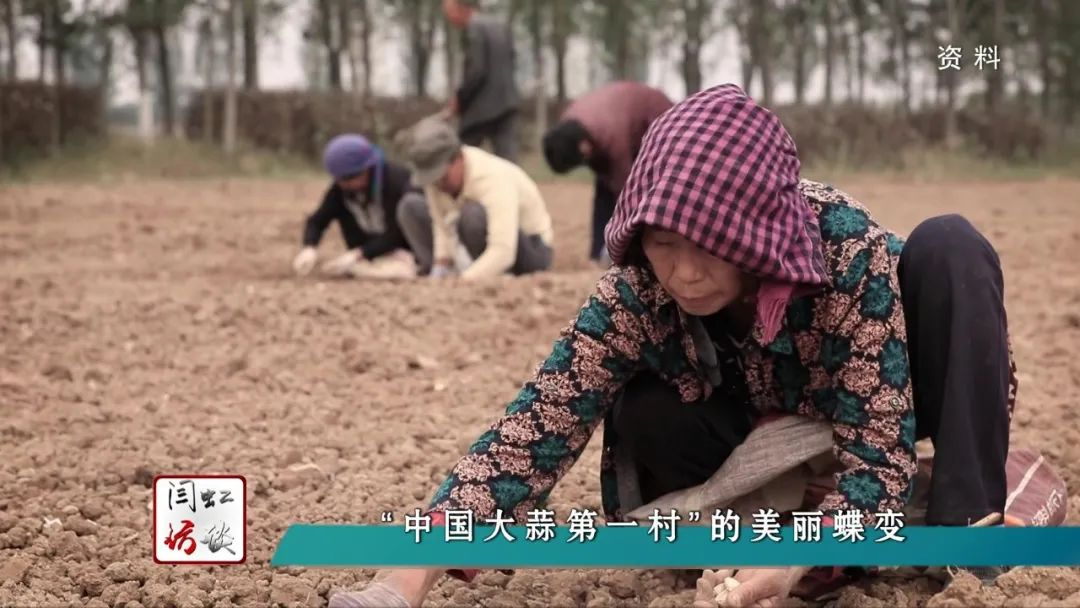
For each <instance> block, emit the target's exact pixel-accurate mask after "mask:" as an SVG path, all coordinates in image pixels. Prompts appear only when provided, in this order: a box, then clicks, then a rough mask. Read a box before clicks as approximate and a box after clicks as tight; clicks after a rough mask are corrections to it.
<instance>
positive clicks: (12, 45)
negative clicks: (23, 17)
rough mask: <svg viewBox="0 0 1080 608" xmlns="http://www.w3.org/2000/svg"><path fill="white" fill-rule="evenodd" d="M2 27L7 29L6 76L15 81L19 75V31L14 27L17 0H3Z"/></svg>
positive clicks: (17, 8)
mask: <svg viewBox="0 0 1080 608" xmlns="http://www.w3.org/2000/svg"><path fill="white" fill-rule="evenodd" d="M4 9H5V10H4V29H5V31H7V52H8V64H7V78H8V80H10V81H12V82H15V80H16V79H17V78H18V77H19V53H18V46H19V32H18V30H17V29H16V28H15V16H16V15H17V14H18V10H19V3H18V0H4Z"/></svg>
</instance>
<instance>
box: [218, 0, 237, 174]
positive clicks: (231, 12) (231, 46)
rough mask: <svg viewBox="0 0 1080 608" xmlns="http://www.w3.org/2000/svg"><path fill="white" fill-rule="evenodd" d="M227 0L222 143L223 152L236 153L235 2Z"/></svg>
mask: <svg viewBox="0 0 1080 608" xmlns="http://www.w3.org/2000/svg"><path fill="white" fill-rule="evenodd" d="M239 1H240V0H229V6H228V8H227V9H226V10H227V12H226V13H225V41H226V44H225V110H224V116H223V117H222V137H221V140H222V144H223V147H224V149H225V154H227V155H229V156H232V155H234V154H236V63H237V61H236V4H237V2H239Z"/></svg>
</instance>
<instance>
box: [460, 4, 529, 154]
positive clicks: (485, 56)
mask: <svg viewBox="0 0 1080 608" xmlns="http://www.w3.org/2000/svg"><path fill="white" fill-rule="evenodd" d="M478 4H479V3H478V2H477V0H443V12H444V13H445V14H446V19H447V21H449V22H450V24H451V25H454V26H455V27H458V28H462V29H464V30H465V38H466V46H465V66H464V76H463V79H462V83H461V86H460V87H459V88H458V90H457V93H456V94H455V95H454V97H453V98H451V99H450V102H449V107H448V108H447V110H448V113H449V114H451V115H454V114H456V115H458V116H459V118H460V121H461V122H460V125H459V127H458V135H459V136H460V138H461V141H462V143H464V144H465V145H467V146H480V145H482V144H483V143H484V140H486V139H489V140H491V144H492V148H493V149H494V152H495V154H496V155H497V156H501V157H502V158H505V159H506V160H509V161H511V162H515V163H516V162H517V147H518V141H517V138H518V129H517V113H518V105H519V104H520V102H521V95H520V93H519V92H518V88H517V83H516V82H515V81H514V60H515V57H514V55H515V53H514V39H513V33H512V32H511V30H510V26H509V25H508V24H507V23H506V22H505V21H503V20H502V19H498V18H496V17H494V16H491V15H485V14H482V13H480V12H479V10H478V8H477V5H478Z"/></svg>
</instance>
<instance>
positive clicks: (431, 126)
mask: <svg viewBox="0 0 1080 608" xmlns="http://www.w3.org/2000/svg"><path fill="white" fill-rule="evenodd" d="M460 149H461V140H460V139H458V135H457V131H455V130H454V128H453V127H452V126H451V125H450V124H449V123H447V122H446V121H445V120H442V119H440V118H437V117H428V118H425V119H423V120H421V121H420V122H418V123H416V124H415V125H413V126H412V127H411V128H409V130H408V131H407V132H406V133H405V134H404V136H403V138H402V152H403V155H404V157H405V161H406V162H407V163H408V164H409V168H410V169H412V172H413V181H415V182H416V184H417V185H419V186H421V187H427V186H430V185H432V184H434V183H435V182H437V181H439V180H440V179H442V177H443V175H445V174H446V168H447V167H448V166H449V165H450V161H451V160H452V159H453V158H454V155H455V154H457V152H458V150H460Z"/></svg>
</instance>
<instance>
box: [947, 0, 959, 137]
mask: <svg viewBox="0 0 1080 608" xmlns="http://www.w3.org/2000/svg"><path fill="white" fill-rule="evenodd" d="M957 1H958V0H945V18H946V20H947V23H948V30H949V35H950V36H951V37H952V38H953V39H954V40H956V39H958V38H959V37H960V35H961V32H960V11H959V7H957ZM957 42H958V44H957V46H959V47H960V48H963V42H960V41H959V40H958V41H957ZM949 44H953V43H951V42H950V43H949ZM956 72H957V70H952V69H949V70H944V76H945V146H946V147H947V148H954V147H955V146H956V85H957V82H956V81H957V77H956Z"/></svg>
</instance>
